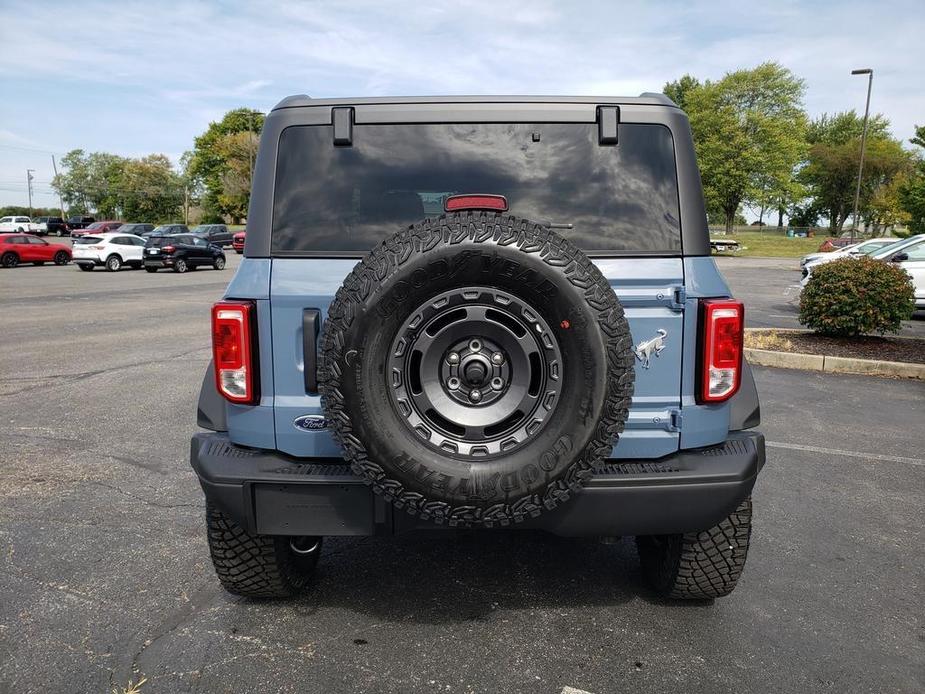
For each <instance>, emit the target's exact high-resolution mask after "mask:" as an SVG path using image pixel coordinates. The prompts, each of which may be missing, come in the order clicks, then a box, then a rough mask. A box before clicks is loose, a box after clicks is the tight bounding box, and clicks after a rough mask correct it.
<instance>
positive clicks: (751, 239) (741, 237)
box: [715, 231, 827, 258]
mask: <svg viewBox="0 0 925 694" xmlns="http://www.w3.org/2000/svg"><path fill="white" fill-rule="evenodd" d="M715 238H718V239H727V238H728V239H735V240H736V241H738V242H739V244H740V245H741V246H744V247H745V250H744V251H741V252H739V253H738V254H737V255H744V256H759V257H766V258H801V257H803V256H804V255H806V254H807V253H814V252H816V251H817V250H818V249H819V245H820V244H821V243H822V242H823V241H825V239H826V238H827V237H826V236H815V237H813V238H804V239H801V238H788V237H787V236H786V235H785V234H777V233H775V234H762V233H760V232H757V231H744V232H740V233H737V234H733V235H731V236H716V237H715ZM720 255H732V254H731V253H721V254H720Z"/></svg>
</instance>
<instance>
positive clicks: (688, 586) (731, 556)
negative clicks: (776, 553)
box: [636, 496, 752, 600]
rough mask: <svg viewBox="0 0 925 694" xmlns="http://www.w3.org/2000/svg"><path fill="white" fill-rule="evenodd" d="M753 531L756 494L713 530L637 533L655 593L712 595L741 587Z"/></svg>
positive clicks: (687, 597) (682, 597) (646, 574)
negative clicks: (737, 584)
mask: <svg viewBox="0 0 925 694" xmlns="http://www.w3.org/2000/svg"><path fill="white" fill-rule="evenodd" d="M751 534H752V498H751V496H748V497H746V498H745V499H744V500H743V501H742V503H740V504H739V506H738V508H736V510H735V511H733V512H732V513H730V514H729V516H727V517H726V518H725V519H723V520H722V521H720V522H719V523H717V524H716V525H714V526H713V527H712V528H709V529H708V530H703V531H701V532H696V533H684V534H683V535H680V534H679V535H647V536H640V537H637V538H636V547H637V549H638V550H639V558H640V560H641V562H642V573H643V576H644V577H645V580H646V582H647V583H648V584H649V585H650V586H651V587H652V589H653V590H655V592H657V593H658V594H659V595H662V596H664V597H667V598H675V599H680V600H710V599H712V598H721V597H723V596H725V595H729V593H731V592H732V591H733V589H734V588H735V587H736V582H738V580H739V577H740V576H741V575H742V569H743V568H745V559H746V557H747V555H748V544H749V540H750V538H751Z"/></svg>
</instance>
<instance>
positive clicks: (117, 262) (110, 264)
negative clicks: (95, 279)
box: [106, 255, 122, 272]
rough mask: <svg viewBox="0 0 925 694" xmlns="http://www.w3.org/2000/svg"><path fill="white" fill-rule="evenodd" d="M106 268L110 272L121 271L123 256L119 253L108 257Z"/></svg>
mask: <svg viewBox="0 0 925 694" xmlns="http://www.w3.org/2000/svg"><path fill="white" fill-rule="evenodd" d="M106 269H107V270H109V272H119V270H121V269H122V258H120V257H119V256H117V255H111V256H109V257H108V258H106Z"/></svg>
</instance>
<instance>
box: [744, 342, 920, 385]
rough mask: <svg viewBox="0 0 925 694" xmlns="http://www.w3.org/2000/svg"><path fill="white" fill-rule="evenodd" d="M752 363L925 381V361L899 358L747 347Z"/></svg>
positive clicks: (749, 360) (784, 367) (781, 367)
mask: <svg viewBox="0 0 925 694" xmlns="http://www.w3.org/2000/svg"><path fill="white" fill-rule="evenodd" d="M745 358H746V359H748V363H749V364H756V365H758V366H772V367H776V368H779V369H803V370H805V371H827V372H829V373H849V374H865V375H867V376H891V377H895V378H916V379H919V380H923V381H925V364H909V363H907V362H899V361H877V360H876V359H852V358H850V357H830V356H824V355H821V354H801V353H795V352H775V351H773V350H769V349H749V348H746V349H745Z"/></svg>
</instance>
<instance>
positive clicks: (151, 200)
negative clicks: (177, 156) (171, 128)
mask: <svg viewBox="0 0 925 694" xmlns="http://www.w3.org/2000/svg"><path fill="white" fill-rule="evenodd" d="M119 201H120V207H121V210H122V216H123V217H124V218H125V219H132V220H152V221H173V220H175V219H177V217H178V214H179V211H180V206H181V204H182V202H183V182H182V180H181V178H180V176H179V175H178V174H177V172H176V171H174V170H173V165H172V164H171V163H170V160H169V159H168V158H167V157H166V156H164V155H163V154H151V155H149V156H147V157H143V158H141V159H130V160H127V161H126V162H125V166H124V168H123V170H122V177H121V191H120V195H119Z"/></svg>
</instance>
